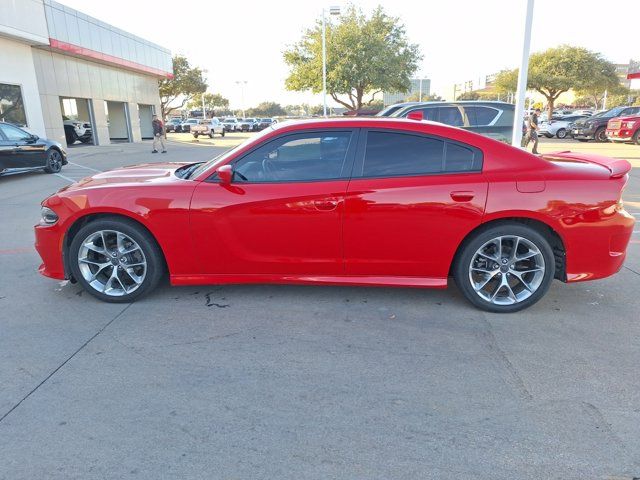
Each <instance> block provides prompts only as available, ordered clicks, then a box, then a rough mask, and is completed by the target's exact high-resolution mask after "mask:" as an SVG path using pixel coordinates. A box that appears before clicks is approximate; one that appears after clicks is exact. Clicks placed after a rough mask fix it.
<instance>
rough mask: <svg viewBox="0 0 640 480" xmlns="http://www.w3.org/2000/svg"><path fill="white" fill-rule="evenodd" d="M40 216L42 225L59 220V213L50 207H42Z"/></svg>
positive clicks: (51, 223)
mask: <svg viewBox="0 0 640 480" xmlns="http://www.w3.org/2000/svg"><path fill="white" fill-rule="evenodd" d="M40 217H41V218H40V225H53V224H54V223H56V222H57V221H58V214H57V213H56V212H54V211H53V210H51V209H50V208H49V207H42V210H41V211H40Z"/></svg>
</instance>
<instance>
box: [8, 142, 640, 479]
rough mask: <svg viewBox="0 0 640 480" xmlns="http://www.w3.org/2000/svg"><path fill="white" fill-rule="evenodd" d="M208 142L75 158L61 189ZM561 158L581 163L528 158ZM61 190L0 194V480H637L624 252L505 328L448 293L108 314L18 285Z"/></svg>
mask: <svg viewBox="0 0 640 480" xmlns="http://www.w3.org/2000/svg"><path fill="white" fill-rule="evenodd" d="M229 137H231V136H229ZM225 138H226V137H225ZM215 144H216V141H215V140H214V146H209V145H207V146H202V145H192V144H189V143H170V145H169V147H170V148H169V153H168V154H167V155H162V156H161V155H159V154H158V155H151V154H150V153H148V151H149V150H150V144H148V143H143V144H135V145H115V146H111V147H95V148H94V147H86V148H76V149H73V150H72V151H71V156H70V160H71V161H72V162H73V164H72V165H69V166H67V167H66V168H64V169H63V171H62V175H64V176H66V177H68V178H70V179H74V180H75V179H78V178H82V177H83V176H85V175H87V174H91V172H92V171H93V170H105V169H108V168H113V167H116V166H120V165H126V164H133V163H140V162H146V161H160V160H165V159H166V160H171V161H177V160H185V161H198V160H204V159H207V158H211V157H213V156H215V155H216V154H218V153H219V152H220V151H222V150H223V149H224V148H227V147H228V145H224V146H220V147H218V146H215ZM569 144H570V145H569ZM567 145H569V146H570V147H571V149H578V148H580V149H583V148H588V149H598V150H599V149H600V148H601V146H600V145H594V144H586V145H584V144H579V143H577V142H557V141H554V142H553V144H552V142H548V141H545V140H544V139H543V140H542V142H541V147H542V148H541V149H542V150H543V151H544V150H546V149H547V148H549V149H550V150H558V149H565V148H566V147H567ZM607 148H608V149H612V150H608V149H607V150H606V151H607V152H609V155H612V156H620V155H624V156H627V157H634V156H635V159H636V160H637V159H638V157H639V156H640V147H635V146H611V145H609V146H608V147H607ZM639 177H640V175H639V174H638V171H637V168H636V169H634V171H633V173H632V178H631V181H630V183H629V185H628V187H627V189H626V191H625V200H626V201H627V205H628V208H629V210H630V211H631V212H633V213H635V214H636V215H637V216H638V215H640V178H639ZM66 183H67V180H66V179H65V178H62V177H59V176H54V175H44V174H29V175H22V176H15V177H6V178H0V199H1V200H2V204H3V208H2V209H1V210H0V224H1V225H2V226H3V228H2V229H1V230H0V262H1V264H2V268H1V271H2V274H1V275H0V452H1V453H0V479H6V480H19V479H34V478H43V479H45V478H47V479H48V478H53V479H94V478H96V479H99V478H132V479H163V478H167V479H169V478H171V479H173V478H181V479H191V478H193V479H200V478H216V479H218V478H220V479H248V478H251V479H276V478H277V479H296V480H298V479H301V478H304V479H329V478H335V479H347V478H348V479H381V480H382V479H390V478H394V479H411V480H414V479H416V478H433V479H460V478H464V479H489V478H490V479H513V478H518V479H525V478H530V479H541V478H545V479H546V478H557V479H587V478H588V479H595V478H599V479H605V478H609V477H613V476H616V477H622V478H632V477H635V476H640V436H638V425H640V408H639V405H640V376H638V374H637V366H638V363H639V360H640V348H639V347H640V341H639V339H640V335H639V334H640V326H639V325H638V313H637V312H638V309H639V307H640V298H639V296H638V291H639V287H640V235H639V234H636V235H634V240H633V243H632V244H631V246H630V248H629V258H628V260H627V263H626V266H625V268H623V270H622V271H621V272H620V273H619V274H618V275H616V276H614V277H611V278H609V279H606V280H603V281H598V282H590V283H581V284H574V285H565V284H562V283H560V282H554V284H553V285H552V287H551V290H550V292H549V294H548V295H547V296H546V297H545V298H544V299H543V300H542V301H541V302H540V303H538V304H537V305H536V306H534V307H533V308H531V309H529V310H526V311H524V312H521V313H518V314H515V315H493V314H489V313H485V312H480V311H478V310H475V309H474V308H472V307H470V306H469V305H468V304H467V303H466V302H465V301H464V300H463V298H462V296H461V295H460V294H459V293H458V292H457V290H456V289H455V288H450V289H449V290H445V291H437V290H415V289H373V288H349V287H299V286H224V287H180V288H171V287H168V286H164V287H162V288H160V289H159V290H158V291H156V292H154V293H153V294H152V295H150V296H148V297H145V298H143V299H142V300H140V301H138V302H135V303H134V304H131V305H111V304H105V303H101V302H99V301H97V300H95V299H94V298H93V297H91V296H89V295H87V294H84V293H83V292H82V291H81V289H80V287H78V286H77V285H71V284H64V283H60V282H55V281H52V280H49V279H45V278H43V277H41V276H39V275H38V274H37V273H36V271H35V270H36V268H37V266H38V264H39V259H38V256H37V254H36V252H35V251H34V250H33V249H32V243H33V232H32V228H31V227H32V225H33V224H34V223H36V222H37V220H38V216H39V202H40V201H41V200H42V198H44V197H45V196H47V195H48V194H50V193H52V192H54V191H55V190H56V189H58V188H60V187H62V186H64V185H65V184H66Z"/></svg>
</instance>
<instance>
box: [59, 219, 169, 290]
mask: <svg viewBox="0 0 640 480" xmlns="http://www.w3.org/2000/svg"><path fill="white" fill-rule="evenodd" d="M103 239H104V241H103ZM118 239H120V240H118ZM105 241H106V248H104V247H105V243H104V242H105ZM117 242H121V243H120V244H119V245H118V243H117ZM86 245H91V248H87V246H86ZM101 247H102V250H104V251H105V253H101V252H100V249H101ZM116 250H118V252H117V253H116ZM122 250H124V251H125V252H126V253H124V254H123V253H120V252H121V251H122ZM67 259H68V262H69V268H70V270H71V273H72V274H73V276H74V278H75V279H76V280H77V281H78V283H80V285H82V287H83V288H84V289H85V290H86V291H87V292H89V293H90V294H91V295H93V296H94V297H96V298H98V299H100V300H102V301H105V302H110V303H128V302H132V301H134V300H135V299H137V298H139V297H141V296H143V295H145V294H147V293H149V292H150V291H152V290H153V289H154V288H155V287H156V286H157V285H158V282H160V280H161V279H162V277H163V276H164V272H165V267H164V265H165V263H164V259H163V257H162V254H161V252H160V248H159V247H158V245H157V243H156V241H155V239H154V238H153V237H152V236H151V234H150V233H149V232H147V231H146V230H145V229H144V228H142V227H141V226H140V225H138V224H137V223H136V222H134V221H132V220H128V219H124V218H122V219H121V218H105V219H101V220H95V221H93V222H89V223H88V224H86V225H85V226H84V227H82V228H81V229H80V230H79V231H78V233H77V234H76V235H75V236H74V237H73V241H72V242H71V245H70V247H69V250H68V255H67ZM123 259H124V260H123ZM83 260H84V261H83ZM143 263H144V264H143ZM128 265H131V266H128ZM114 272H115V273H114ZM92 278H94V280H92ZM116 279H117V282H116Z"/></svg>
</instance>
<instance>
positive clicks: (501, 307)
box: [453, 223, 555, 313]
mask: <svg viewBox="0 0 640 480" xmlns="http://www.w3.org/2000/svg"><path fill="white" fill-rule="evenodd" d="M497 239H500V242H501V244H502V255H500V261H499V262H498V261H497V258H498V252H497V251H496V250H497V245H498V242H497ZM514 246H516V248H517V250H516V251H517V252H518V257H525V256H526V255H529V254H532V255H531V256H530V257H528V258H521V259H520V260H515V262H514V261H513V256H512V250H513V248H514ZM479 252H483V253H484V255H483V254H480V253H479ZM494 255H495V256H496V262H495V263H491V262H492V260H490V259H489V257H493V256H494ZM496 265H498V267H497V268H496ZM554 273H555V258H554V255H553V250H552V249H551V246H550V244H549V241H548V240H547V239H546V238H545V237H544V236H543V235H541V234H540V233H538V232H537V231H536V230H534V229H532V228H530V227H528V226H526V225H521V224H518V223H503V224H499V225H495V226H493V227H489V228H486V229H484V230H481V231H479V232H477V233H475V234H473V235H472V236H471V237H470V238H468V239H465V242H464V243H463V245H462V246H461V249H460V251H459V253H458V255H457V257H456V260H455V264H454V267H453V276H454V280H455V282H456V285H457V286H458V288H459V289H460V291H461V292H462V294H463V295H464V296H465V297H466V299H467V300H468V301H469V302H471V303H472V304H473V305H475V306H476V307H478V308H480V309H481V310H486V311H489V312H495V313H510V312H517V311H519V310H523V309H525V308H527V307H530V306H531V305H533V304H534V303H536V302H537V301H538V300H540V299H541V298H542V297H543V296H544V294H545V293H546V292H547V290H548V289H549V286H550V285H551V281H552V280H553V277H554ZM520 279H522V280H520ZM525 285H528V287H525ZM478 287H481V288H478ZM492 295H493V299H492V297H491V296H492ZM487 297H489V298H487Z"/></svg>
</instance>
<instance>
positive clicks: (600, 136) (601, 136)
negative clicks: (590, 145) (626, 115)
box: [593, 127, 609, 142]
mask: <svg viewBox="0 0 640 480" xmlns="http://www.w3.org/2000/svg"><path fill="white" fill-rule="evenodd" d="M593 137H594V138H595V139H596V142H608V141H609V139H608V138H607V132H606V131H605V128H604V127H601V128H599V129H598V130H596V133H595V134H594V136H593Z"/></svg>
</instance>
